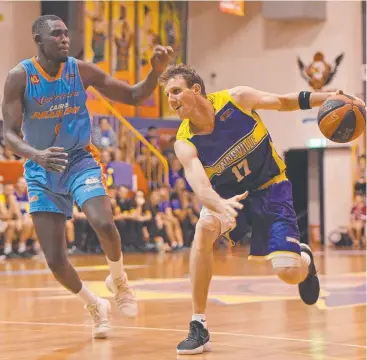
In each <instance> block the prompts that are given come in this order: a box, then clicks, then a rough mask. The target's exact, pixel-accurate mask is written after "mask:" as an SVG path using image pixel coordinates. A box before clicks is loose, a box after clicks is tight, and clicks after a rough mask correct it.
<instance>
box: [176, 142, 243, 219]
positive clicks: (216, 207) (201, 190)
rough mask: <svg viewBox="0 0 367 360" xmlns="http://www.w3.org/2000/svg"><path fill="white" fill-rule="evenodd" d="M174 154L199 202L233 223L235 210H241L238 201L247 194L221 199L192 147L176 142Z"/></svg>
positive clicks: (235, 214) (241, 206)
mask: <svg viewBox="0 0 367 360" xmlns="http://www.w3.org/2000/svg"><path fill="white" fill-rule="evenodd" d="M175 153H176V156H177V158H178V160H179V161H180V162H181V164H182V166H183V168H184V170H185V176H186V179H187V181H188V183H189V184H190V186H191V188H192V189H193V190H194V193H195V194H196V196H197V197H198V198H199V201H200V202H201V203H202V204H203V205H204V206H205V207H206V208H208V209H209V210H212V211H214V212H217V213H221V214H223V215H225V216H226V218H227V219H228V221H229V222H233V221H235V218H236V216H237V210H240V209H242V208H243V205H242V204H241V203H240V201H241V200H243V199H245V198H246V197H247V193H245V194H241V195H237V196H235V197H233V198H231V199H223V198H221V197H220V196H219V194H218V193H217V192H216V191H214V189H213V187H212V185H211V183H210V181H209V179H208V177H207V175H206V173H205V170H204V167H203V165H202V163H201V161H200V160H199V158H198V156H197V152H196V149H195V148H194V147H193V146H191V145H189V144H188V143H186V142H185V141H182V140H177V141H176V142H175Z"/></svg>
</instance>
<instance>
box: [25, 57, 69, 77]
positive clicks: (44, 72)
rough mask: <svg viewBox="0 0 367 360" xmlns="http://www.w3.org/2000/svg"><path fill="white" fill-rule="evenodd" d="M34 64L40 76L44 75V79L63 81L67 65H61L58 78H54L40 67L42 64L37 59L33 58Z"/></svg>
mask: <svg viewBox="0 0 367 360" xmlns="http://www.w3.org/2000/svg"><path fill="white" fill-rule="evenodd" d="M32 63H33V65H34V67H35V68H36V69H37V71H38V72H39V73H40V75H42V77H44V78H45V79H46V80H47V81H56V80H60V79H61V75H62V72H63V70H64V67H65V63H62V64H61V65H60V69H59V71H58V72H57V74H56V76H55V77H52V76H50V75H48V74H47V73H46V71H45V70H43V68H42V66H41V65H40V63H39V62H38V61H37V60H36V57H33V58H32Z"/></svg>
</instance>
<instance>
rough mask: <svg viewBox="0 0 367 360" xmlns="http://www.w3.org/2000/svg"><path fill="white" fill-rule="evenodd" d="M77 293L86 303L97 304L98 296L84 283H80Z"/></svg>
mask: <svg viewBox="0 0 367 360" xmlns="http://www.w3.org/2000/svg"><path fill="white" fill-rule="evenodd" d="M77 295H78V296H79V297H80V299H82V300H83V301H84V302H85V303H86V304H87V305H91V304H97V302H98V297H97V295H95V294H93V293H92V292H91V291H90V290H89V289H88V288H87V287H86V286H85V285H84V283H82V288H81V290H80V291H79V292H78V293H77Z"/></svg>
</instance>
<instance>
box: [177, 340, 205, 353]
mask: <svg viewBox="0 0 367 360" xmlns="http://www.w3.org/2000/svg"><path fill="white" fill-rule="evenodd" d="M211 351H212V343H211V342H210V341H208V342H207V343H205V344H204V345H203V346H199V347H197V348H196V349H191V350H179V349H177V354H178V355H198V354H202V353H203V352H211Z"/></svg>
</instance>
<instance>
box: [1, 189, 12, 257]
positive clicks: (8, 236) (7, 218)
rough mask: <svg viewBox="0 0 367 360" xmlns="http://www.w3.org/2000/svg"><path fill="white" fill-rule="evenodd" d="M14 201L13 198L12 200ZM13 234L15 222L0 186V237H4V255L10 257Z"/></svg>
mask: <svg viewBox="0 0 367 360" xmlns="http://www.w3.org/2000/svg"><path fill="white" fill-rule="evenodd" d="M13 201H15V199H14V200H13ZM14 234H15V223H14V221H13V220H12V217H11V212H10V211H9V209H8V207H7V200H6V195H5V194H4V188H3V185H2V184H1V186H0V237H4V256H5V257H6V258H8V259H9V258H12V257H13V256H12V254H13V249H12V245H13V240H14Z"/></svg>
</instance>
